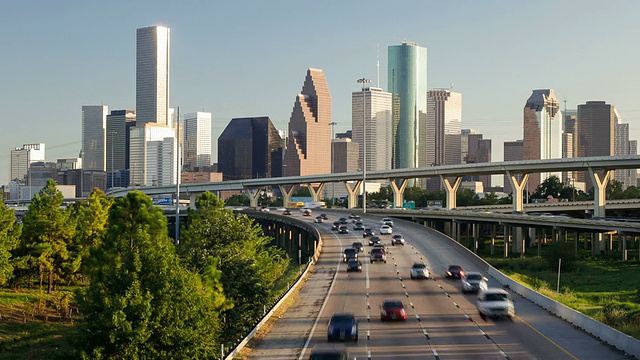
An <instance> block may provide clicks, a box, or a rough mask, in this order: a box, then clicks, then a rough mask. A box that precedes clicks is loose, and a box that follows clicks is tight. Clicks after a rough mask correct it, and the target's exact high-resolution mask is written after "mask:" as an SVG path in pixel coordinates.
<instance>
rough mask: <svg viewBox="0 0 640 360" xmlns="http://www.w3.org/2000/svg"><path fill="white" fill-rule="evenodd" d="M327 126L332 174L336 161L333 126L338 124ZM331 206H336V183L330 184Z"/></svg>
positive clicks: (332, 123) (333, 123) (331, 123)
mask: <svg viewBox="0 0 640 360" xmlns="http://www.w3.org/2000/svg"><path fill="white" fill-rule="evenodd" d="M329 125H331V173H332V174H333V173H334V163H335V160H336V151H335V150H336V149H335V142H334V141H333V140H334V138H335V137H336V135H335V131H334V126H336V125H338V123H336V122H335V121H332V122H330V123H329ZM331 188H332V189H331V206H334V205H335V204H336V183H335V182H332V183H331Z"/></svg>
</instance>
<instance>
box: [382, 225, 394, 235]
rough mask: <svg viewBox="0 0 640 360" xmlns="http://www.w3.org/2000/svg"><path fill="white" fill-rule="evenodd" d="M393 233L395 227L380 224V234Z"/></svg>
mask: <svg viewBox="0 0 640 360" xmlns="http://www.w3.org/2000/svg"><path fill="white" fill-rule="evenodd" d="M385 234H386V235H391V234H393V228H392V227H391V226H389V225H382V226H380V235H385Z"/></svg>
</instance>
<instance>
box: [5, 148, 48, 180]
mask: <svg viewBox="0 0 640 360" xmlns="http://www.w3.org/2000/svg"><path fill="white" fill-rule="evenodd" d="M38 161H44V144H24V145H22V147H20V148H15V149H13V150H11V181H17V182H19V183H22V184H26V185H31V184H29V179H28V178H27V174H28V172H29V167H30V166H31V164H33V163H34V162H38Z"/></svg>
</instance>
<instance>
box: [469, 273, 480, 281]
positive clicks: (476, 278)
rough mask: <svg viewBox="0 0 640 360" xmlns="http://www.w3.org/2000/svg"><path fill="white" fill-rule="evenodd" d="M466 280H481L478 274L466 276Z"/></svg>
mask: <svg viewBox="0 0 640 360" xmlns="http://www.w3.org/2000/svg"><path fill="white" fill-rule="evenodd" d="M467 280H482V275H480V274H467Z"/></svg>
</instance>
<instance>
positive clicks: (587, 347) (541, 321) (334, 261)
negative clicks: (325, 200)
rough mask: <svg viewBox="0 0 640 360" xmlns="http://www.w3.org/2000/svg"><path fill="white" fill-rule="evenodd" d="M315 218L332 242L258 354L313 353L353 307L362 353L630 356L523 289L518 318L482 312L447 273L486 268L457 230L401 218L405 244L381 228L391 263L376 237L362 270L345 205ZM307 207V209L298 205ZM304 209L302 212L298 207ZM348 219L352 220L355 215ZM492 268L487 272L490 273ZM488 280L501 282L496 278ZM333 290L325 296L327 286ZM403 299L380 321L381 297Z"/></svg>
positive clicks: (398, 227)
mask: <svg viewBox="0 0 640 360" xmlns="http://www.w3.org/2000/svg"><path fill="white" fill-rule="evenodd" d="M327 214H328V215H329V217H330V218H329V220H328V221H327V222H326V223H324V224H316V225H317V226H318V227H319V229H320V231H321V234H322V236H323V241H324V247H323V252H322V256H321V258H320V260H319V261H318V263H317V264H316V269H315V270H314V273H313V274H312V275H311V277H310V278H309V279H308V280H307V284H306V285H305V287H304V288H303V290H302V291H301V293H300V296H299V299H298V301H296V303H295V304H294V305H293V306H292V308H291V309H290V310H289V311H287V313H286V314H285V315H284V316H283V317H282V318H281V319H280V320H279V321H278V322H277V323H276V324H275V326H274V327H273V329H272V331H271V333H270V334H269V335H267V337H266V338H265V339H264V341H263V342H262V344H261V345H260V346H259V347H257V348H256V349H255V350H254V352H253V355H252V358H259V359H295V358H299V359H307V358H308V357H309V355H310V352H311V350H312V349H313V348H315V347H327V346H332V345H328V344H327V333H326V330H327V322H328V320H329V318H330V317H331V315H332V314H334V313H336V312H352V313H354V314H355V315H356V317H357V318H358V319H359V341H358V342H357V343H354V342H349V343H346V344H345V345H346V347H347V348H348V350H349V352H350V355H351V357H356V358H358V359H445V358H446V359H626V358H628V357H626V356H625V355H624V354H623V353H621V352H619V351H617V350H615V349H612V348H610V347H608V346H606V345H604V344H602V343H601V342H600V341H598V340H597V339H595V338H593V337H592V336H590V335H588V334H586V333H584V332H582V331H580V330H578V329H575V328H573V327H572V326H571V325H570V324H568V323H566V322H565V321H563V320H561V319H558V318H556V317H555V316H553V315H551V314H549V313H548V312H547V311H546V310H544V309H541V308H540V307H538V306H537V305H534V304H532V303H530V302H529V301H527V300H526V299H523V298H521V297H519V296H517V295H515V294H512V295H513V297H514V299H515V301H516V303H515V306H516V314H517V316H516V318H515V321H513V322H511V321H509V320H488V321H484V320H482V319H481V318H480V317H479V316H478V313H477V310H476V307H475V295H473V294H469V295H463V294H462V293H461V292H460V283H459V280H447V279H445V277H444V271H445V268H446V266H447V265H449V264H458V265H461V266H462V267H463V268H464V269H465V270H467V271H479V272H481V273H483V274H485V276H487V273H486V265H484V263H483V262H482V261H481V260H479V259H477V258H476V257H475V255H473V254H472V253H470V252H468V251H467V250H466V249H464V248H462V247H460V246H458V245H457V244H455V243H454V242H452V241H451V240H450V239H448V238H446V237H444V236H443V235H441V234H439V233H437V232H434V231H432V230H430V229H427V228H425V227H422V226H420V225H417V224H413V223H410V222H404V221H396V222H395V226H394V233H402V234H403V235H404V237H405V239H406V240H407V244H406V245H405V246H399V245H396V246H391V243H390V236H389V235H382V236H380V237H381V238H382V240H383V243H384V244H385V245H386V246H387V248H388V253H389V254H388V257H387V263H386V264H385V263H374V264H371V263H369V258H368V251H369V249H370V247H369V246H365V252H364V253H360V254H361V255H362V263H363V271H362V272H361V273H357V272H349V273H347V272H346V265H345V264H344V263H342V261H341V257H342V255H341V254H342V251H343V249H344V248H346V247H350V246H351V244H352V243H353V242H354V241H362V242H363V243H365V245H367V243H366V241H363V238H362V232H361V231H355V232H354V231H351V233H350V234H341V235H339V234H337V233H335V232H332V231H331V223H332V222H333V221H334V220H336V219H337V218H338V217H340V216H344V214H341V213H329V212H328V213H327ZM295 216H299V215H295ZM300 218H302V217H300ZM363 220H364V222H365V226H367V227H373V228H374V229H376V230H377V228H379V225H380V224H379V220H380V217H376V216H373V215H367V216H365V217H364V218H363ZM349 227H350V229H352V228H353V226H351V225H349ZM415 261H423V262H425V263H426V264H427V265H428V267H429V268H430V270H431V274H432V278H431V279H428V280H411V279H410V276H409V271H410V268H411V265H412V264H413V263H414V262H415ZM487 277H488V276H487ZM489 286H493V287H497V286H500V285H499V284H498V283H497V282H496V281H495V280H494V279H492V278H489ZM325 295H326V296H325ZM385 299H399V300H401V301H402V302H403V303H404V304H405V307H406V310H407V315H408V316H407V320H406V321H404V322H384V323H383V322H381V321H380V309H379V307H380V304H381V303H382V301H383V300H385Z"/></svg>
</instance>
